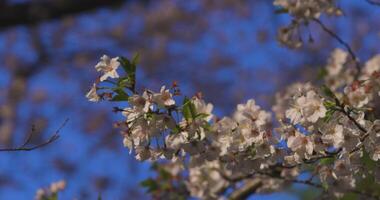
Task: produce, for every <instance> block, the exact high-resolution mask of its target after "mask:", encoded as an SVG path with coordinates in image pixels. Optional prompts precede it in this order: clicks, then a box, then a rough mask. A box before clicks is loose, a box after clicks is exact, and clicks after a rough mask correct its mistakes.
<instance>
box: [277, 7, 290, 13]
mask: <svg viewBox="0 0 380 200" xmlns="http://www.w3.org/2000/svg"><path fill="white" fill-rule="evenodd" d="M274 13H275V14H285V13H288V9H285V8H281V9H276V10H275V11H274Z"/></svg>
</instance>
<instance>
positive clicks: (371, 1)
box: [365, 0, 380, 6]
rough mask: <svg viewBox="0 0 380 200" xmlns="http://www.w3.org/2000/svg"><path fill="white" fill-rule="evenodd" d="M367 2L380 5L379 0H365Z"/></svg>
mask: <svg viewBox="0 0 380 200" xmlns="http://www.w3.org/2000/svg"><path fill="white" fill-rule="evenodd" d="M365 1H366V2H367V3H369V4H371V5H374V6H380V2H377V1H373V0H365Z"/></svg>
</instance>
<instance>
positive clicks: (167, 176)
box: [159, 169, 172, 180]
mask: <svg viewBox="0 0 380 200" xmlns="http://www.w3.org/2000/svg"><path fill="white" fill-rule="evenodd" d="M159 172H160V176H161V177H162V179H163V180H169V179H171V178H172V174H171V173H169V172H168V171H166V170H165V169H160V171H159Z"/></svg>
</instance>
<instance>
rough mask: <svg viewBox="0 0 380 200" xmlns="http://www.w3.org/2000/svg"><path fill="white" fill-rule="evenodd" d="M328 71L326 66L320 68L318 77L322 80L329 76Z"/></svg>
mask: <svg viewBox="0 0 380 200" xmlns="http://www.w3.org/2000/svg"><path fill="white" fill-rule="evenodd" d="M327 74H328V72H327V70H326V68H324V67H322V68H320V69H319V70H318V75H317V79H318V80H322V79H323V78H324V77H325V76H327Z"/></svg>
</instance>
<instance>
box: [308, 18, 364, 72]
mask: <svg viewBox="0 0 380 200" xmlns="http://www.w3.org/2000/svg"><path fill="white" fill-rule="evenodd" d="M313 21H315V22H316V23H317V24H319V26H321V28H322V29H323V31H325V32H326V33H328V34H329V35H330V36H331V37H333V38H334V39H336V40H337V41H338V42H339V43H340V44H342V45H343V46H344V47H345V48H346V49H347V51H348V53H349V54H350V56H351V58H352V60H353V61H354V62H355V67H356V70H357V73H356V77H355V78H356V79H357V78H358V76H359V74H360V72H361V66H360V62H359V59H358V57H357V56H356V54H355V53H354V51H353V50H352V48H351V46H350V45H349V44H348V43H347V42H345V41H344V40H343V39H342V38H340V36H339V35H337V34H336V33H334V31H332V30H330V29H329V28H327V27H326V26H325V25H324V24H323V23H322V22H321V21H320V20H319V19H313Z"/></svg>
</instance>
